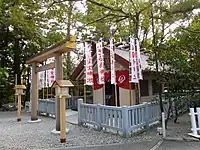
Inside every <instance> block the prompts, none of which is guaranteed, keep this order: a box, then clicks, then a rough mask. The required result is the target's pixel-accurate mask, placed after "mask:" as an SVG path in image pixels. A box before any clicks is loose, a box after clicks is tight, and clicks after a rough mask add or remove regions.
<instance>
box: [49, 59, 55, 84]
mask: <svg viewBox="0 0 200 150" xmlns="http://www.w3.org/2000/svg"><path fill="white" fill-rule="evenodd" d="M54 61H55V58H50V59H49V63H54ZM48 74H49V75H48V77H49V86H50V87H51V86H52V84H53V82H54V81H55V68H52V69H50V70H48Z"/></svg>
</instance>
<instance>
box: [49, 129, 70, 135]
mask: <svg viewBox="0 0 200 150" xmlns="http://www.w3.org/2000/svg"><path fill="white" fill-rule="evenodd" d="M68 132H69V129H68V128H66V133H68ZM51 133H52V134H60V131H56V129H53V130H52V131H51Z"/></svg>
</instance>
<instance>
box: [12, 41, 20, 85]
mask: <svg viewBox="0 0 200 150" xmlns="http://www.w3.org/2000/svg"><path fill="white" fill-rule="evenodd" d="M20 54H21V50H20V45H19V39H15V45H14V77H15V75H17V84H21V71H20V64H21V59H20Z"/></svg>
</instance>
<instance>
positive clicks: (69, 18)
mask: <svg viewBox="0 0 200 150" xmlns="http://www.w3.org/2000/svg"><path fill="white" fill-rule="evenodd" d="M72 9H73V6H72V2H71V1H70V2H69V10H68V20H67V40H68V41H69V40H70V27H71V17H72ZM70 59H71V58H70V52H68V53H67V64H66V71H67V73H66V76H67V77H66V78H67V79H69V77H70V72H69V70H70Z"/></svg>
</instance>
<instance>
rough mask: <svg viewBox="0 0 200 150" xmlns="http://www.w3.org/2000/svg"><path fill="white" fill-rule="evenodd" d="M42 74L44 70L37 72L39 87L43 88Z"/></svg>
mask: <svg viewBox="0 0 200 150" xmlns="http://www.w3.org/2000/svg"><path fill="white" fill-rule="evenodd" d="M44 75H45V72H44V71H42V72H39V89H42V88H44Z"/></svg>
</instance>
